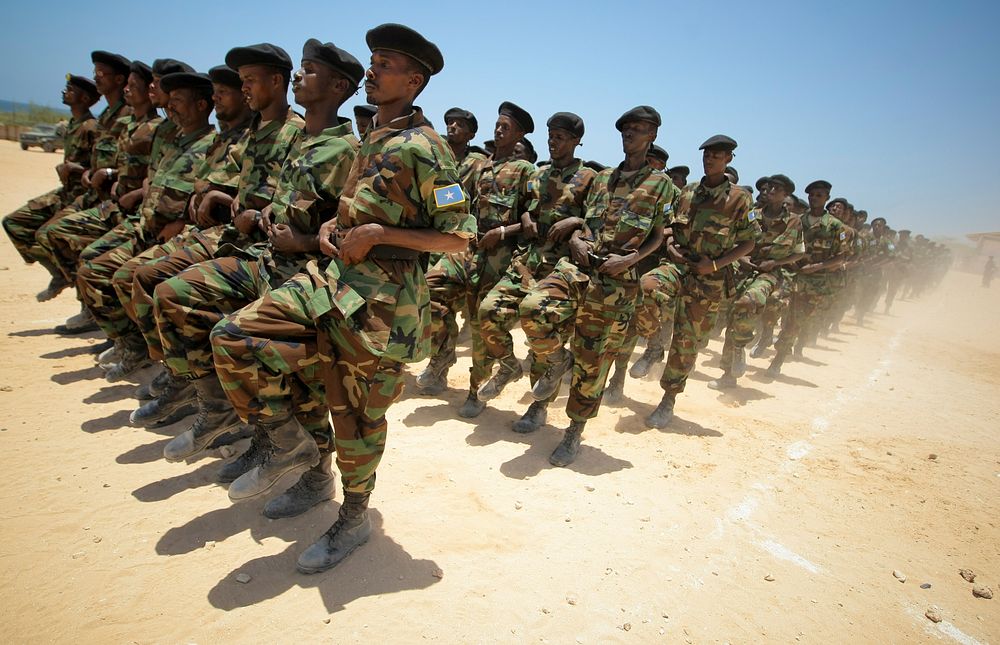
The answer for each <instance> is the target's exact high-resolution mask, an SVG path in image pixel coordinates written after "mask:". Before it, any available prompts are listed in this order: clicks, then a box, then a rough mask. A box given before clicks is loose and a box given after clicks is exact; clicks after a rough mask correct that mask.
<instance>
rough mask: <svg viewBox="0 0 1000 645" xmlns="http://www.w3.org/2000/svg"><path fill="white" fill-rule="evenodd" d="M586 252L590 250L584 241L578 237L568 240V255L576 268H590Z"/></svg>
mask: <svg viewBox="0 0 1000 645" xmlns="http://www.w3.org/2000/svg"><path fill="white" fill-rule="evenodd" d="M588 250H590V245H589V244H587V242H586V241H584V240H582V239H580V238H579V237H571V238H570V239H569V254H570V257H572V259H573V262H574V263H575V264H576V265H577V266H579V267H585V268H586V267H589V266H590V258H589V257H588V256H587V251H588Z"/></svg>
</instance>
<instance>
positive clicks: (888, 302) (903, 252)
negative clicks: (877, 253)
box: [882, 228, 913, 315]
mask: <svg viewBox="0 0 1000 645" xmlns="http://www.w3.org/2000/svg"><path fill="white" fill-rule="evenodd" d="M910 234H911V231H910V230H909V229H905V228H903V229H900V230H899V231H897V239H896V249H895V255H894V257H893V260H892V263H891V264H890V265H889V268H888V270H887V271H888V273H889V277H888V280H887V282H886V290H885V309H884V310H883V312H882V313H884V314H886V315H888V314H889V310H890V309H892V303H893V302H894V301H895V300H896V294H897V293H901V292H900V290H901V289H902V288H903V286H904V285H905V284H906V281H907V278H908V275H909V272H910V270H911V266H912V263H913V249H912V248H911V246H910Z"/></svg>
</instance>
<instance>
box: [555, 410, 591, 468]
mask: <svg viewBox="0 0 1000 645" xmlns="http://www.w3.org/2000/svg"><path fill="white" fill-rule="evenodd" d="M582 435H583V421H570V423H569V427H568V428H566V432H565V433H564V434H563V438H562V441H560V442H559V445H558V446H556V449H555V450H553V451H552V454H551V455H549V463H550V464H552V465H553V466H569V465H570V464H571V463H573V462H574V461H576V456H577V455H578V454H580V441H582V439H583V437H582Z"/></svg>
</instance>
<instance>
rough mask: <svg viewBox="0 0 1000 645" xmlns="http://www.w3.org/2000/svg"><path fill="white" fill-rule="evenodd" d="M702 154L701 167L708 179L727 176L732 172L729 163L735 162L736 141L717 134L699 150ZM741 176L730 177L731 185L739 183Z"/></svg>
mask: <svg viewBox="0 0 1000 645" xmlns="http://www.w3.org/2000/svg"><path fill="white" fill-rule="evenodd" d="M698 149H699V150H701V151H702V153H701V165H702V168H703V170H704V172H705V176H706V177H718V176H720V175H725V174H726V171H727V170H729V171H730V172H732V169H731V168H730V167H729V163H730V162H731V161H732V160H733V150H735V149H736V140H735V139H732V138H730V137H727V136H726V135H724V134H717V135H715V136H714V137H709V138H708V139H707V140H706V141H705V142H704V143H703V144H701V146H699V148H698ZM739 180H740V178H739V175H738V174H737V175H736V177H735V178H733V177H730V178H729V181H730V182H731V183H736V182H737V181H739Z"/></svg>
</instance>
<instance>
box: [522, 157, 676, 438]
mask: <svg viewBox="0 0 1000 645" xmlns="http://www.w3.org/2000/svg"><path fill="white" fill-rule="evenodd" d="M676 201H677V188H676V187H675V186H674V184H673V182H671V181H670V178H668V177H667V176H666V175H664V174H663V173H660V172H657V171H655V170H654V169H653V167H652V166H648V165H647V166H645V167H643V168H642V169H641V170H638V171H636V172H634V173H624V172H623V171H622V168H621V166H619V167H618V168H614V169H612V168H608V169H606V170H603V171H601V172H600V173H599V174H598V175H597V177H596V178H595V179H594V181H593V184H592V185H591V187H590V192H589V193H588V195H587V201H586V208H585V211H586V216H585V223H586V227H587V230H588V232H589V235H590V236H592V239H591V240H590V242H591V244H592V245H593V256H592V257H591V260H590V261H591V265H592V266H591V268H589V269H584V268H581V267H578V266H577V265H576V264H574V263H573V261H572V260H571V259H570V258H562V259H561V260H559V261H558V262H557V263H556V265H555V268H554V269H553V270H552V272H551V273H550V274H549V275H548V276H547V277H545V278H543V279H542V280H540V281H539V282H538V283H537V286H536V287H535V288H534V289H533V290H532V291H531V292H530V293H528V295H527V296H526V297H525V298H524V300H522V301H521V307H520V315H521V328H522V329H523V330H524V333H525V335H526V336H527V338H528V345H529V347H530V350H531V352H532V354H533V355H534V356H535V357H536V359H537V360H538V361H539V362H540V363H544V364H546V366H549V365H551V364H552V363H553V362H554V360H555V356H556V355H557V354H558V353H559V352H560V350H561V348H562V345H563V338H562V335H563V333H564V330H565V329H566V326H567V325H568V324H570V321H572V324H573V332H574V333H573V337H572V340H571V342H570V347H571V351H572V354H573V358H574V362H573V380H572V385H571V386H570V395H569V401H568V403H567V405H566V413H567V414H568V415H569V418H570V419H572V420H573V421H578V422H585V421H587V420H588V419H592V418H593V417H595V416H596V415H597V412H598V410H599V409H600V406H601V399H602V397H603V395H604V385H605V382H606V381H607V377H608V372H609V371H610V369H611V365H612V363H613V362H614V359H615V356H616V355H617V353H618V351H619V349H620V347H621V345H622V344H623V343H624V341H625V332H626V330H627V329H628V326H629V321H630V320H631V318H632V315H633V313H634V311H635V305H636V299H637V298H638V296H639V274H638V271H637V270H636V268H635V267H632V268H630V269H628V270H627V271H625V272H624V273H622V274H620V275H618V276H609V275H605V274H603V273H600V272H598V270H597V268H598V267H597V266H596V265H598V264H599V261H598V260H597V259H596V258H598V257H602V256H607V255H609V254H612V253H616V254H620V255H627V254H629V253H631V252H633V251H635V250H637V249H638V248H639V247H640V246H642V244H643V243H644V242H645V241H646V239H648V237H649V236H650V235H651V234H653V232H654V231H655V230H656V229H657V228H662V227H663V226H664V218H672V215H673V208H674V204H675V202H676Z"/></svg>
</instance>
